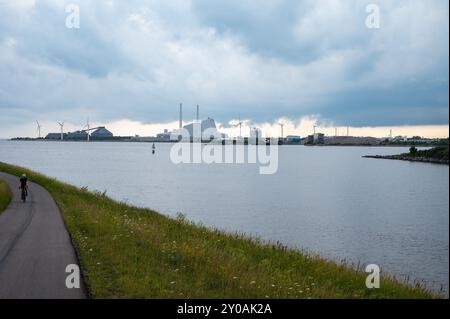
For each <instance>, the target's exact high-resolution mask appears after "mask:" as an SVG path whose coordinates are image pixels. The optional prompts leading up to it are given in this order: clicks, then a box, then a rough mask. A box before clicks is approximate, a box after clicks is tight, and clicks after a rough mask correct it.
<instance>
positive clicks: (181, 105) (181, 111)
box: [180, 103, 183, 128]
mask: <svg viewBox="0 0 450 319" xmlns="http://www.w3.org/2000/svg"><path fill="white" fill-rule="evenodd" d="M180 128H183V104H182V103H180Z"/></svg>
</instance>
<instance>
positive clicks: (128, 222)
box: [0, 163, 433, 298]
mask: <svg viewBox="0 0 450 319" xmlns="http://www.w3.org/2000/svg"><path fill="white" fill-rule="evenodd" d="M0 170H1V171H5V172H8V173H11V174H15V175H20V174H21V173H24V172H25V173H27V175H28V176H29V179H30V180H31V181H33V182H36V183H39V184H40V185H42V186H44V187H45V188H46V189H48V190H49V192H50V193H51V194H52V195H53V197H54V198H55V200H56V202H57V204H58V206H59V207H60V209H61V212H62V215H63V218H64V220H65V223H66V225H67V227H68V230H69V232H70V234H71V236H72V238H73V241H74V243H75V245H76V249H77V250H78V252H79V255H80V258H81V263H82V267H83V269H84V273H85V276H86V281H87V284H88V288H89V290H90V293H91V294H92V296H93V297H95V298H430V297H433V295H432V294H430V293H428V292H426V291H424V290H423V289H421V288H419V287H414V288H413V287H409V286H407V285H405V284H403V283H400V282H398V281H396V280H394V279H391V277H389V276H388V275H387V274H383V275H382V280H381V288H380V289H367V288H366V286H365V279H366V274H365V273H363V272H362V271H361V270H359V269H355V268H351V267H350V266H348V265H344V264H337V263H335V262H332V261H328V260H326V259H323V258H321V257H319V256H313V255H308V254H305V253H303V252H301V251H298V250H294V249H289V248H287V247H285V246H282V245H280V244H266V243H262V242H261V241H259V240H258V239H256V238H246V237H243V236H241V235H237V234H227V233H224V232H221V231H219V230H214V229H209V228H205V227H202V226H199V225H194V224H192V223H190V222H188V221H186V220H185V219H184V217H183V216H182V215H180V216H178V218H176V219H171V218H168V217H166V216H163V215H161V214H158V213H157V212H154V211H152V210H149V209H143V208H138V207H132V206H129V205H126V204H124V203H120V202H117V201H114V200H111V199H110V198H108V197H106V195H105V194H102V193H93V192H89V191H87V189H85V188H83V189H80V188H77V187H74V186H71V185H67V184H64V183H61V182H59V181H57V180H55V179H51V178H48V177H46V176H43V175H41V174H38V173H35V172H32V171H29V170H26V169H22V168H19V167H16V166H11V165H7V164H3V163H0Z"/></svg>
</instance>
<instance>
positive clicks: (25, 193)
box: [20, 187, 28, 203]
mask: <svg viewBox="0 0 450 319" xmlns="http://www.w3.org/2000/svg"><path fill="white" fill-rule="evenodd" d="M20 188H21V189H22V194H21V199H22V202H24V203H25V202H26V201H27V196H28V192H27V189H26V187H20Z"/></svg>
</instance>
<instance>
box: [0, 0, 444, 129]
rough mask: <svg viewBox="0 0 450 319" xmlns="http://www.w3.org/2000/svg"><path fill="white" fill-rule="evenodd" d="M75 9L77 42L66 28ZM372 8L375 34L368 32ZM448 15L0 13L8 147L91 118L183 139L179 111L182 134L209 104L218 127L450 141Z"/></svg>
mask: <svg viewBox="0 0 450 319" xmlns="http://www.w3.org/2000/svg"><path fill="white" fill-rule="evenodd" d="M69 3H75V4H78V5H79V8H80V18H81V19H80V28H79V29H68V28H67V27H66V24H65V21H66V18H67V16H68V13H66V11H65V9H66V5H67V4H69ZM369 3H376V4H378V5H379V8H380V14H381V15H380V16H381V21H380V28H379V29H369V28H367V27H366V23H365V21H366V17H367V15H368V13H367V12H366V5H367V4H369ZM448 15H449V3H448V1H447V0H427V1H424V0H403V1H402V0H395V1H394V0H392V1H388V0H386V1H375V0H371V1H364V0H342V1H339V0H323V1H321V0H303V1H302V0H292V1H288V0H268V1H258V0H251V1H250V0H222V1H219V0H190V1H189V0H168V1H162V0H161V1H155V0H130V1H122V0H104V1H103V0H91V1H89V0H83V1H57V0H36V1H34V0H22V1H20V0H19V1H18V0H0V137H12V136H11V135H12V134H20V135H31V134H35V127H34V126H35V125H34V122H35V120H40V121H41V122H42V123H44V127H46V130H47V131H49V130H53V129H56V124H55V121H62V120H66V121H67V122H68V124H67V127H68V129H70V128H80V127H79V126H81V125H83V122H85V121H86V118H87V117H89V118H90V119H91V121H92V122H93V123H99V124H109V125H110V126H111V127H113V128H115V129H116V132H115V133H117V132H118V133H124V134H127V132H128V135H131V134H135V133H141V134H142V133H147V132H149V133H153V132H154V131H155V130H160V129H162V128H163V127H165V126H167V125H169V124H170V125H175V126H176V119H177V117H178V104H179V103H180V102H183V104H184V105H185V107H184V108H185V111H184V114H185V120H186V121H188V120H190V119H191V118H193V117H194V116H195V105H196V104H200V105H201V113H202V116H203V117H206V116H211V117H213V118H215V119H216V120H217V121H218V122H220V123H221V124H222V125H223V126H227V125H228V123H229V121H231V120H233V119H237V118H239V116H241V117H242V118H244V119H248V120H250V121H252V122H253V123H269V124H270V123H272V124H273V125H274V123H276V122H277V121H279V119H280V118H283V119H284V121H286V122H289V123H291V122H292V123H293V124H292V125H293V127H294V129H295V128H296V127H297V128H298V129H300V127H302V126H301V125H300V124H299V123H303V124H304V123H308V125H309V122H308V121H310V120H312V121H313V122H315V123H318V124H320V125H322V126H329V127H330V128H331V127H332V126H342V127H345V126H351V127H355V129H356V127H410V128H414V127H422V129H424V128H428V129H430V130H436V131H433V132H435V133H433V134H436V135H443V134H444V135H448V116H449V96H448V95H449V73H448V69H449V60H448V58H449V42H448V37H449V20H448ZM302 121H303V122H302ZM145 128H147V131H145ZM150 128H151V129H150ZM438 129H440V131H439V132H440V133H436V132H438ZM409 132H411V134H412V133H415V131H414V130H412V131H408V133H409ZM427 132H428V131H427ZM430 132H431V131H430ZM442 132H443V133H442ZM298 133H299V134H301V135H305V133H306V132H298ZM430 134H431V133H430Z"/></svg>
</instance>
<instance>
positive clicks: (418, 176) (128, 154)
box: [0, 141, 449, 292]
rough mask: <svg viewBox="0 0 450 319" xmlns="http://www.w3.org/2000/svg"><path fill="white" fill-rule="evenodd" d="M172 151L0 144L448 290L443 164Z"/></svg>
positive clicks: (210, 217)
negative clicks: (248, 160) (228, 161)
mask: <svg viewBox="0 0 450 319" xmlns="http://www.w3.org/2000/svg"><path fill="white" fill-rule="evenodd" d="M170 147H171V145H168V144H158V145H157V150H156V155H152V154H151V144H146V143H58V142H56V143H52V142H49V143H48V142H47V143H46V142H10V141H0V161H3V162H8V163H14V164H18V165H22V166H25V167H28V168H31V169H34V170H37V171H39V172H43V173H45V174H47V175H49V176H53V177H57V178H58V179H60V180H62V181H65V182H69V183H72V184H75V185H78V186H88V187H89V189H91V190H92V189H96V190H101V191H103V190H107V193H108V194H109V196H111V197H113V198H115V199H118V200H125V201H128V202H129V203H132V204H135V205H139V206H145V207H150V208H153V209H155V210H158V211H160V212H162V213H165V214H168V215H172V216H174V215H176V213H177V212H181V213H183V214H185V215H187V217H188V218H189V219H190V220H194V221H197V222H201V223H203V224H205V225H209V226H216V227H219V228H221V229H225V230H228V231H239V232H244V233H247V234H251V235H258V236H260V237H261V238H263V239H266V240H274V241H275V240H278V241H281V242H283V243H286V244H288V245H290V246H295V247H299V248H303V249H306V250H308V251H312V252H316V253H319V254H321V255H322V256H326V257H329V258H334V259H342V258H346V259H347V260H351V261H354V262H357V261H360V262H361V263H362V264H367V263H374V264H378V265H379V266H380V267H382V269H384V270H386V271H389V272H391V273H393V274H395V275H396V276H398V277H400V276H405V277H406V276H409V277H410V279H411V280H414V279H417V280H422V281H425V282H426V284H427V286H428V287H432V288H433V289H436V290H439V289H440V287H441V285H443V287H444V291H445V292H448V271H449V195H448V192H449V167H448V166H445V165H434V164H424V163H409V162H402V161H389V160H376V159H365V158H361V156H362V155H367V154H396V153H401V152H405V151H407V149H405V148H392V147H388V148H368V147H302V146H283V147H281V148H280V149H279V169H278V172H277V174H275V175H259V172H258V166H256V165H254V164H245V165H242V164H235V165H224V164H215V165H206V164H201V165H200V164H182V165H175V164H172V162H171V161H170V159H169V150H170Z"/></svg>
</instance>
